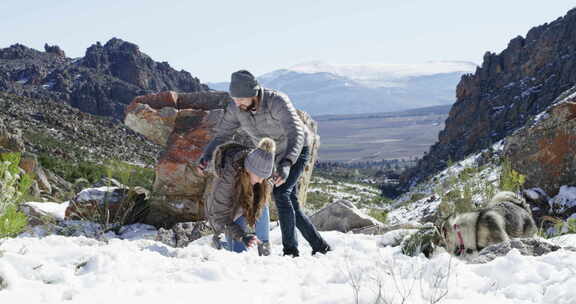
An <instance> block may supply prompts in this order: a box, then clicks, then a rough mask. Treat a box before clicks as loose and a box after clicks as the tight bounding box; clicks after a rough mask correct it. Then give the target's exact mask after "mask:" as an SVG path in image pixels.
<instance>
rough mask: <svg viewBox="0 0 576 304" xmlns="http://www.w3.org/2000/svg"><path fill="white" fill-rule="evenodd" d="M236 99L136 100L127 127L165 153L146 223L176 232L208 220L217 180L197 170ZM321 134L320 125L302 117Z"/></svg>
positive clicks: (214, 95)
mask: <svg viewBox="0 0 576 304" xmlns="http://www.w3.org/2000/svg"><path fill="white" fill-rule="evenodd" d="M228 102H231V98H230V96H229V95H228V93H226V92H215V91H211V92H196V93H178V94H175V93H172V92H161V93H158V94H150V95H146V96H139V97H136V98H135V99H134V100H133V101H132V103H131V104H130V105H129V106H128V108H127V112H126V120H125V124H126V125H127V126H128V127H130V128H132V129H133V130H135V131H136V132H139V133H141V134H142V135H144V136H146V137H147V138H148V139H149V140H151V141H153V142H154V143H157V144H160V145H163V146H164V147H165V150H164V151H163V152H162V153H161V156H160V158H159V159H158V162H157V163H156V167H155V171H156V179H155V181H154V188H153V198H152V200H151V209H150V213H149V216H148V217H147V219H146V223H149V224H152V225H155V226H163V227H172V226H173V225H174V224H175V223H179V222H190V221H198V220H202V219H204V208H203V206H204V195H205V193H206V192H207V191H210V189H208V188H209V187H207V186H208V185H210V182H211V180H212V178H213V176H212V175H211V174H208V175H207V176H206V177H201V176H198V175H196V173H195V171H194V167H193V166H194V165H192V164H194V163H195V162H196V161H197V160H198V159H199V158H200V156H201V154H202V151H203V149H204V147H205V146H206V145H207V144H208V142H209V141H210V140H211V139H212V137H213V136H214V133H215V129H214V128H215V127H216V125H217V123H218V122H219V121H220V118H221V117H222V115H223V113H224V107H225V106H226V104H227V103H228ZM299 114H300V116H301V118H302V119H303V120H304V122H305V123H306V124H307V125H308V127H309V128H310V129H311V130H312V131H313V132H315V133H316V134H317V125H316V123H315V122H314V121H313V120H312V119H311V118H310V117H309V116H308V115H307V114H306V113H303V112H300V113H299ZM234 140H235V141H237V142H240V143H243V144H247V145H252V143H251V142H250V140H249V139H248V138H247V135H246V134H244V133H242V132H238V133H237V134H236V135H235V137H234ZM318 145H319V139H318V137H316V140H315V141H314V145H313V147H312V158H311V161H310V163H309V164H308V165H307V166H306V168H305V170H304V173H303V175H302V178H301V180H300V193H299V195H300V198H301V199H302V202H305V200H306V190H307V189H308V184H309V181H310V177H311V175H312V168H313V167H312V166H313V164H314V162H315V160H316V158H317V154H318Z"/></svg>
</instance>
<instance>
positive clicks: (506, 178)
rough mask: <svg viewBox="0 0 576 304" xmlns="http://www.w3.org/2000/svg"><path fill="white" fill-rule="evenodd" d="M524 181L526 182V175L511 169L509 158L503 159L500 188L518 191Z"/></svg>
mask: <svg viewBox="0 0 576 304" xmlns="http://www.w3.org/2000/svg"><path fill="white" fill-rule="evenodd" d="M524 182H526V176H525V175H522V174H520V173H519V172H518V171H516V170H514V169H512V164H511V163H510V161H509V160H507V159H506V160H504V162H503V163H502V172H501V173H500V183H499V188H500V190H502V191H512V192H519V191H520V190H521V189H522V186H524Z"/></svg>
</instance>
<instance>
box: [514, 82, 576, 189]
mask: <svg viewBox="0 0 576 304" xmlns="http://www.w3.org/2000/svg"><path fill="white" fill-rule="evenodd" d="M565 95H567V96H562V98H561V100H560V101H557V102H556V103H555V104H554V105H553V106H551V107H550V108H549V109H548V110H546V111H545V112H543V113H542V114H541V115H539V116H538V117H537V119H535V120H534V121H533V122H531V123H530V124H528V125H527V126H525V127H523V128H521V129H519V130H518V131H516V132H514V134H513V135H512V136H509V137H508V138H507V140H506V142H507V143H506V145H505V147H504V153H505V155H506V157H507V158H508V159H510V162H511V165H512V168H513V169H514V170H516V171H518V172H520V173H522V174H523V175H525V176H526V183H525V184H524V187H526V188H534V187H539V188H541V189H543V190H544V191H545V192H546V193H547V194H548V195H550V196H555V195H556V194H557V193H558V191H559V189H560V186H562V185H574V182H575V181H576V158H575V157H574V155H576V88H574V89H571V90H569V91H567V92H566V94H565Z"/></svg>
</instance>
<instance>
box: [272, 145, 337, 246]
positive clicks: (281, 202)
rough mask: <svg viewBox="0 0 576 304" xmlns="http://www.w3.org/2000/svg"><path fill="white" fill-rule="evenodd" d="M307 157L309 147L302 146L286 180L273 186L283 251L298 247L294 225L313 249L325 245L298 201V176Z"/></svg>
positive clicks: (308, 156)
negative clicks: (277, 185)
mask: <svg viewBox="0 0 576 304" xmlns="http://www.w3.org/2000/svg"><path fill="white" fill-rule="evenodd" d="M309 159H310V149H309V148H308V147H304V148H302V152H301V153H300V156H299V157H298V160H296V163H295V164H294V165H292V167H291V168H290V175H288V178H287V179H286V182H285V183H284V184H282V185H281V186H280V187H276V188H274V192H273V194H274V200H275V201H276V207H277V208H278V218H279V219H280V230H281V231H282V245H283V246H284V251H285V252H286V251H287V250H288V251H291V250H297V249H298V239H297V236H296V229H295V228H296V227H298V230H300V233H302V236H304V238H305V239H306V241H308V243H309V244H310V246H312V249H313V250H322V249H323V248H325V247H326V242H325V241H324V240H323V239H322V237H321V236H320V234H319V233H318V231H316V228H314V225H313V224H312V223H311V222H310V219H308V217H307V216H306V215H305V214H304V213H303V212H302V210H300V203H299V202H298V178H299V177H300V175H301V174H302V171H304V167H305V166H306V163H307V162H308V160H309Z"/></svg>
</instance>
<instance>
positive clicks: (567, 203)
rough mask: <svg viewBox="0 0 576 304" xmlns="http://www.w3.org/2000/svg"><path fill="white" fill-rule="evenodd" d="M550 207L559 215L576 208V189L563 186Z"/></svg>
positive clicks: (550, 202) (551, 201)
mask: <svg viewBox="0 0 576 304" xmlns="http://www.w3.org/2000/svg"><path fill="white" fill-rule="evenodd" d="M549 204H550V207H551V208H552V209H554V211H555V212H557V213H563V212H565V211H566V210H568V209H570V208H572V207H576V187H571V186H562V187H560V191H559V192H558V195H556V196H555V197H553V198H552V199H551V200H550V201H549Z"/></svg>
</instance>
